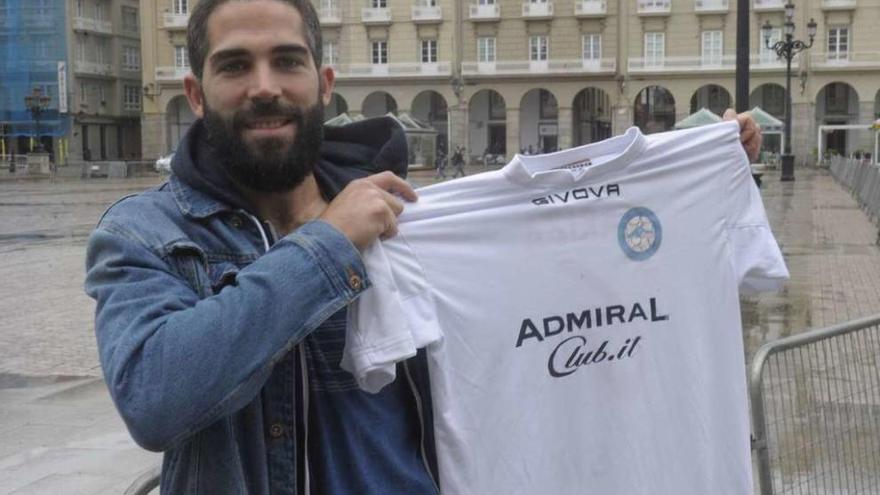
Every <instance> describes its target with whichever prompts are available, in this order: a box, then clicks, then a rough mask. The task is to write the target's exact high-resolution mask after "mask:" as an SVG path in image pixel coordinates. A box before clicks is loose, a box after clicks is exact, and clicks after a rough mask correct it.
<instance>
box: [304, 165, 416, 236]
mask: <svg viewBox="0 0 880 495" xmlns="http://www.w3.org/2000/svg"><path fill="white" fill-rule="evenodd" d="M394 194H397V195H399V196H400V197H402V198H403V199H405V200H407V201H415V200H416V199H418V198H417V196H416V192H415V191H414V190H413V188H412V187H410V185H409V184H408V183H407V182H406V181H405V180H403V179H401V178H400V177H398V176H396V175H394V174H392V173H391V172H382V173H380V174H376V175H371V176H369V177H365V178H363V179H357V180H353V181H351V183H349V184H348V186H346V187H345V189H343V190H342V192H340V193H339V195H337V196H336V198H334V199H333V201H331V202H330V204H329V205H328V206H327V209H326V210H324V213H322V214H321V217H320V218H321V220H324V221H325V222H327V223H329V224H330V225H332V226H334V227H336V228H337V229H339V231H340V232H342V233H343V234H345V236H346V237H348V238H349V240H351V242H352V244H354V245H355V246H356V247H357V248H358V249H360V250H364V249H365V248H366V247H367V246H369V245H370V243H372V242H373V241H374V240H376V238H377V237H381V238H383V239H387V238H389V237H394V236H395V235H396V234H397V216H398V215H400V213H401V212H402V211H403V203H402V202H401V201H400V200H399V199H398V198H397V197H395V196H394Z"/></svg>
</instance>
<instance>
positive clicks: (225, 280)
mask: <svg viewBox="0 0 880 495" xmlns="http://www.w3.org/2000/svg"><path fill="white" fill-rule="evenodd" d="M208 270H209V276H210V277H211V290H212V291H213V293H214V294H219V293H220V291H221V290H223V288H224V287H227V286H230V285H233V286H234V285H236V283H237V281H236V278H237V277H238V272H239V270H241V268H239V267H238V265H236V264H234V263H231V262H228V261H221V262H217V263H209V267H208Z"/></svg>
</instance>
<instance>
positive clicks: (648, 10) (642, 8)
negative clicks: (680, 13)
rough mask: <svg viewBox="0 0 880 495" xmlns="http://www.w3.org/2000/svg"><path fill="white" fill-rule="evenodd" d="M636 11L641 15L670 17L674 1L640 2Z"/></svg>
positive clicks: (647, 0)
mask: <svg viewBox="0 0 880 495" xmlns="http://www.w3.org/2000/svg"><path fill="white" fill-rule="evenodd" d="M636 11H637V13H638V14H640V15H668V14H669V13H670V12H672V0H638V5H637V6H636Z"/></svg>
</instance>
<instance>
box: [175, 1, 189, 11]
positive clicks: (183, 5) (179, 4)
mask: <svg viewBox="0 0 880 495" xmlns="http://www.w3.org/2000/svg"><path fill="white" fill-rule="evenodd" d="M171 8H172V12H174V13H175V14H188V13H189V0H171Z"/></svg>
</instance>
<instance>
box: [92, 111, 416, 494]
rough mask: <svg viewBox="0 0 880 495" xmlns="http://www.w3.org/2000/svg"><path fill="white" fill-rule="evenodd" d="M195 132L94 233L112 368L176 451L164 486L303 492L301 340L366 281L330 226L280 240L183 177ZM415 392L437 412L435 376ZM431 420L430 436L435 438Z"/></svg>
mask: <svg viewBox="0 0 880 495" xmlns="http://www.w3.org/2000/svg"><path fill="white" fill-rule="evenodd" d="M198 127H199V126H198V124H196V125H194V128H195V129H194V130H191V131H190V134H189V135H188V136H187V138H186V139H185V140H184V143H182V145H181V149H180V150H179V151H178V153H177V154H176V156H175V163H174V164H173V167H174V170H175V174H173V175H172V176H171V177H170V178H169V180H168V181H167V182H166V183H164V184H162V185H160V186H158V187H157V188H155V189H153V190H150V191H147V192H144V193H141V194H139V195H135V196H132V197H129V198H125V199H123V200H121V201H120V202H118V203H116V204H115V205H114V206H112V207H111V208H110V209H109V210H108V211H107V212H106V213H105V215H104V216H103V218H102V219H101V221H100V223H99V225H98V226H97V228H96V229H95V231H94V232H93V233H92V235H91V237H90V238H89V244H88V251H87V260H86V263H87V277H86V291H87V292H88V294H89V295H90V296H92V297H93V298H95V299H96V301H97V310H96V318H95V331H96V335H97V341H98V348H99V355H100V361H101V365H102V368H103V373H104V378H105V381H106V383H107V385H108V388H109V390H110V395H111V397H112V398H113V401H114V403H115V405H116V407H117V409H118V410H119V412H120V415H121V416H122V418H123V419H124V421H125V424H126V425H127V427H128V429H129V431H130V433H131V435H132V437H133V438H134V439H135V441H136V442H137V443H138V444H140V445H141V446H143V447H144V448H146V449H149V450H153V451H162V452H164V453H165V456H164V460H163V466H162V483H161V489H162V492H163V493H169V494H179V493H181V494H182V493H186V494H190V493H192V494H225V493H236V494H237V493H259V494H262V493H281V494H293V493H307V492H308V491H309V490H308V489H307V486H308V483H309V481H308V477H309V476H308V472H309V467H308V465H307V460H306V452H307V450H306V448H305V444H306V441H307V440H306V437H307V436H308V431H309V430H308V427H309V425H308V423H307V422H308V421H309V419H308V418H307V414H303V413H302V411H303V410H305V411H307V410H308V409H307V408H305V409H304V408H303V407H301V406H302V404H303V403H307V401H308V400H309V392H308V382H307V381H305V380H303V379H302V373H301V370H304V369H306V365H305V359H306V357H305V356H306V352H305V351H304V349H303V346H301V345H299V344H300V343H301V342H302V341H303V339H304V338H305V337H306V336H307V335H309V333H310V332H312V331H314V330H315V329H316V328H318V327H319V326H320V325H322V324H323V323H324V322H325V320H327V319H328V318H330V317H331V316H332V315H338V314H339V313H340V311H341V310H343V309H344V308H345V306H347V305H348V304H349V303H351V302H352V301H353V300H354V299H355V298H356V297H357V296H358V295H359V294H360V293H361V292H362V291H363V290H365V289H366V288H368V287H369V285H370V282H369V278H368V277H367V274H366V273H365V272H364V267H363V264H362V262H361V259H360V255H359V253H358V251H357V249H356V248H355V247H354V246H353V245H352V244H351V243H350V241H349V240H348V239H347V238H346V237H345V236H344V235H342V234H341V233H340V232H338V231H337V230H336V229H335V228H333V227H332V226H330V225H329V224H327V223H325V222H323V221H320V220H316V221H312V222H309V223H307V224H305V225H303V226H302V227H300V228H298V229H297V230H295V231H294V232H292V233H290V234H289V235H286V236H284V237H281V238H278V239H276V238H275V235H274V234H273V232H272V229H271V227H270V226H269V225H268V223H265V222H263V221H261V220H260V219H258V218H257V217H256V216H255V215H253V214H251V213H249V211H248V208H247V207H246V205H245V204H244V203H242V202H241V201H240V198H237V197H236V196H235V194H236V193H235V192H234V191H232V190H230V189H229V188H228V184H226V183H223V182H222V181H220V184H219V186H218V183H217V181H213V182H211V183H212V184H213V185H212V186H211V187H208V188H206V187H201V188H196V187H193V182H194V181H193V180H189V181H186V180H183V179H182V178H181V177H192V176H193V174H198V173H199V171H198V170H196V171H195V172H194V170H195V169H194V168H193V166H194V164H192V163H189V162H188V161H189V160H190V157H192V156H193V155H194V153H193V149H194V147H195V145H194V144H193V143H194V142H195V141H197V140H198V139H199V138H198V136H197V134H198V132H199V131H198ZM394 132H396V131H394ZM187 143H188V144H187ZM337 151H338V150H337ZM403 156H404V157H405V156H406V155H405V154H404V155H403ZM366 158H367V159H368V160H369V159H373V160H375V159H376V156H368V157H366ZM195 161H197V160H195ZM404 163H405V160H404ZM203 165H204V164H203ZM197 168H198V167H196V169H197ZM336 172H339V170H338V169H337V170H336ZM366 173H368V171H366V172H365V171H362V172H360V173H349V174H346V173H342V174H341V175H339V174H337V175H338V177H334V176H333V172H331V173H323V174H322V176H321V180H320V181H319V182H320V183H324V186H323V187H322V191H324V192H325V193H326V192H327V190H328V189H330V193H329V195H332V194H333V193H335V191H338V190H339V189H341V187H342V186H344V183H342V182H344V180H345V179H344V178H345V176H346V175H347V179H348V180H350V179H351V178H353V177H356V176H359V175H366ZM328 177H329V179H328ZM339 177H343V179H342V180H340V179H339ZM328 182H329V185H327V183H328ZM212 188H213V189H212ZM206 189H208V190H209V192H206ZM218 196H221V197H223V199H222V200H221V199H218ZM230 198H231V199H230ZM236 203H238V204H236ZM282 295H283V297H282ZM343 314H344V313H343ZM406 373H407V378H408V380H409V381H410V383H420V382H423V381H424V379H426V371H425V370H424V368H423V367H422V366H421V363H416V366H414V367H413V369H412V370H410V369H407V370H406ZM413 388H414V390H415V394H414V395H415V397H414V399H415V402H416V403H417V405H418V408H417V409H418V412H419V413H421V411H423V410H424V409H426V408H427V409H429V404H426V403H424V402H423V401H426V400H428V398H427V397H425V396H424V395H422V392H423V391H424V390H426V388H425V386H424V385H421V386H414V387H413ZM413 409H414V412H413V413H414V414H415V413H416V411H415V409H416V408H413ZM420 419H421V420H422V421H425V420H424V418H420ZM424 424H425V423H424V422H423V423H422V425H423V427H422V431H421V434H422V442H423V443H424V442H430V443H432V442H431V440H430V439H426V438H425V435H429V430H430V427H424ZM427 424H430V423H427ZM388 427H389V428H394V425H388ZM417 448H421V449H422V452H421V454H420V455H423V456H425V457H426V458H425V459H424V462H425V464H426V465H428V466H430V467H431V468H433V467H434V464H433V462H434V461H433V456H432V455H431V454H426V453H425V452H426V451H425V448H424V445H422V446H418V447H415V446H414V447H413V449H414V450H416V449H417ZM427 450H428V451H429V452H432V450H431V448H430V446H429V447H428V448H427ZM340 455H345V453H344V452H343V453H341V454H340ZM428 457H431V458H428ZM312 491H315V490H314V489H313V490H312Z"/></svg>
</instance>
